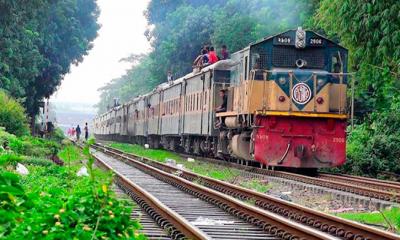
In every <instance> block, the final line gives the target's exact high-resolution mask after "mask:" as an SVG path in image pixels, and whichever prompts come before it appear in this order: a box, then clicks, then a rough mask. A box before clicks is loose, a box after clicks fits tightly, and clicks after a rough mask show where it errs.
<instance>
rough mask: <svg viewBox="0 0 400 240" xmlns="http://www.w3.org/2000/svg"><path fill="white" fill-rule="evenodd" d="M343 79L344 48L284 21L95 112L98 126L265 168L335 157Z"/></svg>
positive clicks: (336, 161) (312, 164)
mask: <svg viewBox="0 0 400 240" xmlns="http://www.w3.org/2000/svg"><path fill="white" fill-rule="evenodd" d="M347 81H348V76H347V50H346V49H345V48H343V47H342V46H340V45H338V44H337V43H335V42H333V41H331V40H329V39H327V38H325V37H323V36H321V35H319V34H317V33H315V32H313V31H305V30H303V29H301V28H299V29H295V30H289V31H286V32H283V33H280V34H277V35H275V36H270V37H266V38H264V39H262V40H260V41H258V42H255V43H251V44H250V45H249V46H247V47H246V48H244V49H242V50H240V51H238V52H236V53H234V54H232V57H231V59H229V60H221V61H218V62H217V63H215V64H212V65H209V66H207V67H204V68H202V69H201V70H200V71H196V72H193V73H189V74H187V75H186V76H183V77H181V78H179V79H177V80H175V81H173V82H171V83H163V84H161V85H159V86H157V87H156V88H155V89H154V90H153V91H152V92H150V93H147V94H144V95H142V96H140V97H137V98H134V99H132V100H131V101H130V102H128V103H125V104H123V105H122V106H119V107H117V108H114V109H111V110H110V111H109V112H107V113H105V114H102V115H101V116H98V117H97V118H96V119H95V120H94V126H95V129H94V132H95V135H96V137H97V138H100V139H107V140H110V139H112V140H118V141H126V142H133V143H140V144H144V143H148V144H149V145H150V146H151V147H155V148H157V147H163V148H165V149H170V150H174V151H183V152H186V153H190V154H196V155H203V156H213V157H220V158H224V159H228V160H233V161H240V162H242V163H245V164H252V165H260V166H261V167H265V166H272V167H283V168H303V169H316V168H325V167H334V166H340V165H342V164H343V163H344V162H345V160H346V151H345V150H346V125H347V124H346V121H347V103H346V100H347V99H346V96H347V94H346V91H347ZM221 90H223V91H224V92H225V96H224V97H223V98H221V96H220V95H219V94H220V91H221ZM222 102H224V105H226V106H224V111H218V112H216V111H215V110H216V108H218V106H221V104H222Z"/></svg>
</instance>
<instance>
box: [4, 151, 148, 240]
mask: <svg viewBox="0 0 400 240" xmlns="http://www.w3.org/2000/svg"><path fill="white" fill-rule="evenodd" d="M4 156H6V155H1V158H0V159H2V160H4V159H5V161H3V162H7V163H10V162H12V163H13V162H15V161H18V162H22V163H23V164H25V165H26V166H28V168H29V172H30V173H29V174H28V175H27V176H17V175H15V174H13V173H10V172H8V171H10V169H9V168H8V167H6V165H5V164H0V215H1V216H2V217H1V218H0V238H1V239H10V240H11V239H145V237H144V236H143V235H142V234H140V233H139V232H138V230H139V229H140V224H139V223H138V222H137V221H136V220H132V219H131V217H130V214H131V209H132V208H131V206H129V203H128V202H126V201H120V200H117V199H116V197H115V195H114V193H113V192H112V191H110V190H109V189H110V184H111V180H112V176H111V175H110V174H109V173H105V172H102V171H100V170H99V169H94V168H93V167H92V166H91V165H87V166H86V167H87V168H88V169H90V170H89V174H90V176H89V177H78V176H77V175H76V172H77V171H78V169H80V168H81V167H82V164H81V163H80V161H77V160H78V159H80V158H81V157H82V154H81V152H80V151H79V149H78V148H76V147H75V146H71V145H68V146H66V147H65V148H64V149H62V150H61V151H60V153H59V156H60V157H61V158H62V159H63V160H64V161H65V162H69V163H70V164H69V165H68V166H65V167H60V166H57V165H55V164H52V163H51V162H49V161H48V163H50V164H45V160H42V159H35V158H30V157H27V158H24V159H21V158H19V157H16V156H15V155H12V154H8V155H7V156H6V157H4ZM15 158H16V160H15ZM91 163H92V161H89V163H88V164H91Z"/></svg>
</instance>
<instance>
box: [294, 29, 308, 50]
mask: <svg viewBox="0 0 400 240" xmlns="http://www.w3.org/2000/svg"><path fill="white" fill-rule="evenodd" d="M295 46H296V48H305V47H306V31H304V30H303V29H302V28H301V27H299V28H297V31H296V41H295Z"/></svg>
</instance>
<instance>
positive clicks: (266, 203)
mask: <svg viewBox="0 0 400 240" xmlns="http://www.w3.org/2000/svg"><path fill="white" fill-rule="evenodd" d="M93 147H94V148H95V149H97V150H98V151H102V152H104V153H106V154H109V155H112V156H113V157H115V158H118V159H120V160H122V161H125V162H126V163H128V164H134V163H135V162H137V161H138V160H140V162H141V163H145V164H148V165H151V166H152V167H154V168H156V169H159V170H162V171H164V172H167V173H173V174H178V175H179V176H180V177H182V178H184V179H186V180H189V181H191V182H196V183H197V184H201V185H202V186H206V187H208V188H212V189H214V190H216V191H219V192H221V193H224V194H227V195H230V196H232V197H235V198H237V199H239V200H242V201H248V202H251V203H253V204H254V205H255V206H257V207H259V208H261V209H264V210H267V211H269V212H272V213H275V214H278V215H280V216H282V217H284V218H286V219H290V220H293V221H296V222H297V223H299V224H302V225H307V226H308V227H310V228H313V229H315V230H317V231H321V232H324V233H327V234H329V235H330V236H332V237H334V238H339V239H349V240H363V239H365V240H366V239H382V240H384V239H400V237H399V236H398V235H395V234H392V233H389V232H385V231H382V230H379V229H375V228H371V227H369V226H365V225H362V224H359V223H355V222H352V221H348V220H344V219H341V218H338V217H335V216H332V215H328V214H325V213H322V212H319V211H315V210H312V209H309V208H305V207H302V206H300V205H297V204H294V203H290V202H286V201H283V200H281V199H278V198H274V197H271V196H268V195H265V194H261V193H258V192H255V191H252V190H248V189H245V188H242V187H239V186H236V185H233V184H229V183H226V182H223V181H219V180H215V179H212V178H208V177H204V176H200V175H197V174H194V173H192V172H189V171H185V170H181V169H177V168H175V167H172V166H169V165H166V164H162V163H159V162H156V161H153V160H151V159H147V158H141V157H138V156H135V155H132V154H127V153H124V152H122V151H120V150H117V149H113V148H110V147H106V146H102V145H99V144H96V145H94V146H93ZM306 239H308V238H306Z"/></svg>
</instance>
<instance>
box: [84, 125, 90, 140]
mask: <svg viewBox="0 0 400 240" xmlns="http://www.w3.org/2000/svg"><path fill="white" fill-rule="evenodd" d="M84 131H85V140H86V142H87V140H88V138H89V127H88V125H87V123H86V124H85V128H84Z"/></svg>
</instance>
